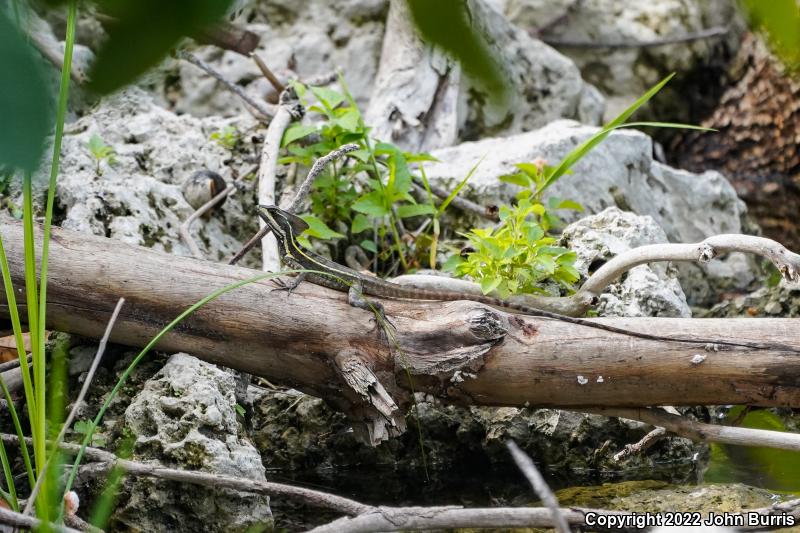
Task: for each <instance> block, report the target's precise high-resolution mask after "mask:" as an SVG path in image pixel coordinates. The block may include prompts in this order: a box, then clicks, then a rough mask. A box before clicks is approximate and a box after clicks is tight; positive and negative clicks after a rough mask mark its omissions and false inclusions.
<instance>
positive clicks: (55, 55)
mask: <svg viewBox="0 0 800 533" xmlns="http://www.w3.org/2000/svg"><path fill="white" fill-rule="evenodd" d="M42 24H46V23H45V22H44V21H42ZM28 36H29V37H30V39H31V43H32V44H33V46H34V47H35V48H36V49H37V50H38V51H39V53H40V54H42V56H43V57H44V58H45V59H47V61H49V62H50V63H51V64H52V65H53V66H54V67H56V68H57V69H58V70H61V69H62V68H63V66H64V53H63V52H61V51H59V50H56V49H55V48H53V47H52V46H51V43H49V42H48V39H46V38H45V37H44V36H43V35H42V34H41V33H39V32H38V31H36V30H32V31H30V32H29V33H28ZM69 76H70V78H72V81H74V82H75V83H77V84H79V85H81V84H83V83H86V81H87V80H88V78H87V77H86V75H85V74H84V73H83V72H81V71H80V70H78V68H77V67H76V66H75V65H74V64H73V65H72V68H70V71H69Z"/></svg>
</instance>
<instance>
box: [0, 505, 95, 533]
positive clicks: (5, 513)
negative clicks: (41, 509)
mask: <svg viewBox="0 0 800 533" xmlns="http://www.w3.org/2000/svg"><path fill="white" fill-rule="evenodd" d="M0 524H8V525H9V526H14V527H24V528H26V529H31V530H34V531H38V530H39V529H40V528H41V527H42V526H43V525H45V523H43V522H42V521H41V520H39V519H38V518H34V517H32V516H26V515H24V514H22V513H15V512H14V511H12V510H10V509H5V508H3V507H0ZM47 528H48V530H50V531H57V532H60V533H82V532H81V531H80V530H78V529H72V528H71V527H65V526H59V525H56V524H53V523H47Z"/></svg>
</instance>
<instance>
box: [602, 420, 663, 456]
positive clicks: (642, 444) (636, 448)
mask: <svg viewBox="0 0 800 533" xmlns="http://www.w3.org/2000/svg"><path fill="white" fill-rule="evenodd" d="M666 434H667V430H666V429H664V428H662V427H657V428H655V429H654V430H653V431H651V432H650V433H648V434H647V435H645V436H644V437H642V438H641V439H640V440H639V442H634V443H633V444H626V445H625V447H624V448H623V449H621V450H620V451H618V452H617V453H615V454H614V457H613V459H614V462H617V463H618V462H620V461H622V460H623V459H625V458H627V457H630V456H631V455H638V454H640V453H642V452H643V451H645V450H647V449H648V448H650V446H652V445H653V444H655V443H656V442H658V441H660V440H661V439H663V438H664V437H665V436H666Z"/></svg>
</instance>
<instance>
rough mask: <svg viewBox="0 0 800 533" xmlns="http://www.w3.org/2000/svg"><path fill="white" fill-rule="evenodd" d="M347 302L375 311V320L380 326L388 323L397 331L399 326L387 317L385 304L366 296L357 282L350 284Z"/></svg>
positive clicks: (383, 326) (382, 326)
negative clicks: (384, 308)
mask: <svg viewBox="0 0 800 533" xmlns="http://www.w3.org/2000/svg"><path fill="white" fill-rule="evenodd" d="M347 303H349V304H350V305H352V306H353V307H357V308H359V309H364V310H366V311H370V312H371V313H373V314H374V315H375V317H374V318H373V320H374V321H375V324H376V325H377V326H378V327H379V328H385V327H386V326H387V325H388V326H391V327H392V329H393V330H395V331H397V327H396V326H395V325H394V324H392V322H391V321H390V320H389V319H388V318H386V313H385V312H384V310H383V305H382V304H380V303H379V302H375V301H372V300H367V299H366V298H364V294H363V293H362V292H361V285H360V284H358V283H355V284H353V285H351V286H350V290H348V291H347Z"/></svg>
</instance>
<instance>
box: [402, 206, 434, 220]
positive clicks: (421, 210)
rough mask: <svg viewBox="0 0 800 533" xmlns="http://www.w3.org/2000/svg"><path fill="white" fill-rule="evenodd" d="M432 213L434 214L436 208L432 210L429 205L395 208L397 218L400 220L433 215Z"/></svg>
mask: <svg viewBox="0 0 800 533" xmlns="http://www.w3.org/2000/svg"><path fill="white" fill-rule="evenodd" d="M434 213H436V208H434V207H433V206H432V205H431V204H410V205H401V206H399V207H398V208H397V216H399V217H400V218H409V217H418V216H422V215H433V214H434Z"/></svg>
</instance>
